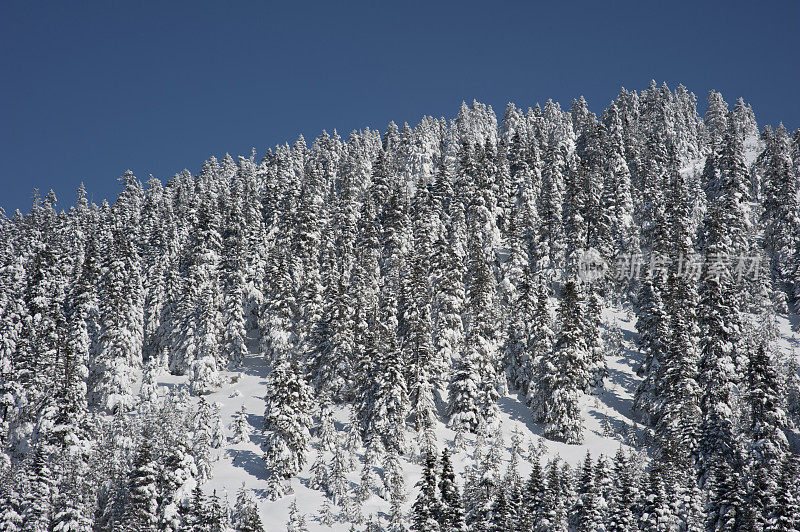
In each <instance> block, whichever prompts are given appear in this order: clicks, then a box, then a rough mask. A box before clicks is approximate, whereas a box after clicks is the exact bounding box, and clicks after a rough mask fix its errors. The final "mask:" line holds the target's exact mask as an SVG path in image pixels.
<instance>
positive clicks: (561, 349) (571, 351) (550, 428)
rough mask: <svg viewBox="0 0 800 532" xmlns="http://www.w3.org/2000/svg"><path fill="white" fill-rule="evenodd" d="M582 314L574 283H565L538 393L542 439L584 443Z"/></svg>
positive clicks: (586, 368) (586, 369) (586, 378)
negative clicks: (555, 335) (581, 411)
mask: <svg viewBox="0 0 800 532" xmlns="http://www.w3.org/2000/svg"><path fill="white" fill-rule="evenodd" d="M582 313H583V310H582V308H581V304H580V293H579V287H578V284H577V282H576V281H574V280H570V281H567V283H566V285H565V286H564V291H563V294H562V296H561V303H560V306H559V310H558V317H559V324H560V331H559V334H558V336H557V338H556V342H555V345H554V347H553V353H552V355H551V356H550V357H548V358H544V359H543V360H542V363H543V364H544V365H545V368H544V369H540V370H538V374H539V375H542V380H543V382H541V383H540V384H539V385H538V386H537V390H538V393H541V394H542V398H543V399H542V403H543V408H542V409H541V412H540V413H541V417H539V418H538V419H539V421H540V422H542V423H544V424H545V436H546V437H548V438H550V439H554V440H558V441H563V442H566V443H570V444H578V443H581V441H583V434H582V432H583V430H582V422H581V417H580V408H579V405H578V401H579V398H580V395H581V393H582V391H583V389H584V388H585V383H586V382H588V381H589V373H588V372H589V363H590V361H589V352H588V349H587V345H586V339H585V338H584V331H583V327H582V323H581V321H582Z"/></svg>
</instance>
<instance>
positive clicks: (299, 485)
mask: <svg viewBox="0 0 800 532" xmlns="http://www.w3.org/2000/svg"><path fill="white" fill-rule="evenodd" d="M795 319H796V317H795ZM604 322H605V324H606V331H605V332H606V333H608V332H609V330H613V329H618V331H619V335H618V338H620V339H621V347H622V348H621V349H611V350H609V351H608V352H607V356H606V362H607V366H608V376H607V378H606V380H605V386H604V389H603V390H601V391H600V392H599V394H598V395H596V396H585V397H584V398H583V401H582V404H581V411H582V416H583V420H584V443H583V444H582V445H566V444H563V443H558V442H554V441H550V440H546V439H544V438H542V436H541V435H542V426H541V425H539V424H536V423H534V422H533V420H532V417H531V414H530V409H529V408H528V407H527V406H526V405H525V403H524V401H523V398H521V397H518V396H517V395H516V394H510V395H507V396H506V397H503V398H501V399H500V402H499V408H500V418H499V424H500V427H501V430H502V434H503V439H504V442H505V451H506V452H505V455H504V456H503V460H504V462H505V464H507V463H508V462H509V460H510V448H511V441H512V436H513V435H514V434H515V433H516V434H517V435H518V436H519V435H521V436H522V456H523V457H527V456H528V449H529V445H531V444H532V445H533V446H534V447H535V448H538V449H540V450H541V451H543V452H544V454H543V456H542V461H543V462H545V461H547V460H548V459H551V458H554V457H559V458H560V459H562V460H564V461H566V462H568V463H570V464H572V465H576V464H577V463H578V462H579V461H580V460H582V459H583V457H584V456H585V454H586V452H587V451H589V452H591V454H592V455H593V456H595V457H596V456H597V455H599V454H604V455H606V456H612V455H613V454H614V453H615V452H616V451H617V449H618V448H619V447H620V446H621V445H622V446H623V447H625V448H626V449H627V448H629V447H630V445H639V444H641V443H643V442H646V441H647V429H646V428H645V427H643V426H642V425H640V424H637V423H636V422H635V421H634V420H633V419H632V415H631V408H632V405H633V395H634V392H635V390H636V387H637V384H638V382H639V380H640V379H639V377H637V376H636V373H635V371H634V368H635V367H636V365H637V362H638V359H639V356H640V354H639V352H638V351H637V350H636V349H635V337H636V330H635V318H634V316H633V315H632V313H630V312H629V311H627V310H622V309H606V310H605V311H604ZM792 325H795V326H796V324H793V323H791V322H790V320H789V319H788V318H786V317H784V316H779V317H778V329H779V333H780V339H779V346H780V348H781V349H782V350H783V351H784V352H785V353H794V356H798V354H799V353H800V343H799V340H798V337H797V334H796V333H794V332H793V331H792ZM251 351H253V352H252V353H251V354H250V356H249V357H248V358H247V359H246V361H245V364H244V366H243V368H242V369H241V370H240V371H238V372H235V373H230V372H228V373H225V374H224V382H225V384H224V385H223V386H222V387H221V388H220V389H219V390H218V391H217V392H215V393H213V394H211V395H209V396H207V399H208V400H209V401H211V402H216V403H218V405H219V407H220V415H221V418H222V422H223V424H224V425H225V426H226V427H229V426H230V424H231V422H232V421H233V417H234V415H235V414H236V412H237V411H238V410H239V409H240V408H241V407H242V406H244V407H245V409H246V410H247V412H248V421H249V423H250V425H251V426H252V431H253V433H252V435H251V436H250V439H249V441H245V442H242V443H239V444H233V443H228V444H227V445H226V446H224V447H223V448H221V449H219V450H217V451H216V452H217V457H216V458H217V459H216V461H215V463H214V474H213V477H212V479H211V480H210V481H208V482H207V483H206V484H205V485H204V486H203V489H204V491H205V492H206V493H208V494H210V493H211V492H212V491H214V490H216V492H217V494H218V495H220V496H222V497H223V498H225V496H227V498H228V500H229V502H230V503H231V504H232V503H233V501H234V500H235V496H236V491H237V490H238V489H239V488H240V487H241V486H242V484H244V485H245V486H246V487H247V488H248V489H250V490H252V491H253V493H254V494H255V495H256V498H257V501H258V504H259V508H260V511H261V518H262V521H263V523H264V526H265V528H266V530H268V531H274V530H285V528H286V523H287V521H288V519H289V506H290V504H291V503H292V501H296V503H297V506H298V508H299V510H300V512H301V513H302V514H305V516H306V522H307V525H308V528H309V530H318V529H326V530H329V528H328V527H325V526H324V525H323V524H322V523H321V522H320V521H319V520H318V517H317V514H318V512H319V510H320V508H321V507H322V503H323V500H324V498H325V495H324V494H323V492H321V491H318V490H313V489H310V488H309V487H308V481H309V479H310V478H311V464H312V462H313V461H314V457H315V453H316V451H315V450H314V449H312V450H310V451H309V453H308V455H307V458H308V460H307V463H306V466H305V467H304V469H303V471H302V472H301V473H300V474H299V475H298V476H296V477H295V478H293V479H292V480H291V487H292V489H293V493H291V494H289V495H286V496H284V497H282V498H280V499H279V500H277V501H270V500H268V499H267V498H266V497H265V496H264V490H265V488H266V480H265V479H266V469H265V467H264V462H263V460H262V458H261V456H262V452H261V449H260V444H261V442H262V440H263V436H262V435H261V432H260V429H261V426H262V420H263V412H264V406H265V403H264V393H265V387H266V377H267V372H268V368H267V366H266V365H265V363H264V360H263V358H262V357H261V356H260V355H259V354H258V353H257V352H255V351H256V350H255V349H251ZM184 379H185V377H175V376H170V375H164V376H163V377H162V378H161V382H162V383H164V384H167V383H172V384H174V383H178V382H182V381H183V380H184ZM439 406H440V414H443V413H444V405H439ZM334 418H335V425H336V429H337V432H338V435H339V436H340V437H341V438H342V440H344V435H345V434H346V431H347V428H348V424H349V418H350V414H349V408H337V409H335V410H334ZM440 418H441V419H444V416H443V415H442V416H440ZM435 432H436V437H437V446H438V448H439V449H440V450H441V449H442V448H443V446H445V445H446V446H447V447H448V448H452V446H453V441H454V438H455V433H454V432H453V431H452V430H450V429H449V428H447V427H446V426H445V424H444V423H443V422H441V421H440V422H439V423H438V425H437V427H436V431H435ZM490 432H493V429H490ZM229 435H230V434H229ZM790 436H791V437H793V438H794V439H795V440H797V434H792V435H790ZM411 440H413V438H412V434H409V441H411ZM474 442H475V436H473V435H468V436H467V442H466V445H465V446H464V447H465V450H461V451H459V452H457V453H456V454H455V455H454V456H453V466H454V469H455V472H456V475H457V479H458V483H459V486H460V488H463V485H464V472H465V469H466V468H467V466H468V465H470V464H471V463H472V461H471V454H472V450H473V447H474ZM314 443H316V438H315V439H314ZM629 444H630V445H629ZM363 451H364V450H363V449H361V450H360V451H359V452H357V453H356V455H355V456H353V459H354V461H355V466H354V467H353V468H352V471H350V472H349V473H348V475H347V479H348V481H350V487H351V489H352V490H353V491H354V490H355V488H356V486H357V485H358V482H359V475H360V471H361V465H360V464H359V461H361V460H362V459H363ZM324 456H326V457H327V458H328V459H330V458H331V457H332V453H331V452H330V451H327V452H326V453H325V455H324ZM416 456H417V453H415V452H410V453H407V455H406V456H403V457H401V463H402V467H403V472H404V478H405V489H406V493H407V497H406V503H405V506H404V509H405V511H410V508H411V504H412V503H413V502H414V499H415V498H416V488H415V484H416V482H417V480H418V479H419V478H420V475H421V466H420V465H419V464H418V463H417V462H416ZM505 464H504V465H503V466H501V471H504V470H505ZM519 470H520V473H521V474H522V475H523V478H525V476H526V475H527V474H528V472H529V471H530V464H529V463H528V462H527V461H526V460H523V461H521V463H520V464H519ZM332 510H333V512H334V514H338V513H339V512H340V511H341V509H340V508H338V507H337V506H335V505H332ZM388 512H389V501H388V500H384V499H382V498H381V497H379V496H378V495H377V494H373V495H372V496H371V497H370V498H369V499H368V500H367V501H365V502H364V504H363V506H362V514H363V516H364V517H369V516H370V515H375V516H376V517H379V516H380V517H382V518H384V519H385V517H386V515H388ZM349 528H350V525H349V523H346V522H344V521H342V522H337V523H335V524H334V525H333V527H332V529H333V530H349Z"/></svg>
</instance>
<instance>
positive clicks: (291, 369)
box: [262, 360, 313, 480]
mask: <svg viewBox="0 0 800 532" xmlns="http://www.w3.org/2000/svg"><path fill="white" fill-rule="evenodd" d="M267 390H268V391H267V395H266V398H265V399H266V402H267V406H266V409H265V411H264V428H263V430H264V433H265V439H264V443H263V444H262V447H263V449H264V461H265V462H266V465H267V468H268V469H269V470H270V472H271V473H270V474H271V475H273V476H274V477H275V478H277V479H280V480H283V479H288V478H291V477H292V476H294V475H296V474H297V473H298V472H299V471H300V470H301V469H302V467H303V465H304V464H305V462H306V452H307V450H308V443H309V440H310V438H311V435H310V433H309V430H310V428H311V423H312V419H311V409H312V407H313V403H312V393H311V388H310V387H309V385H308V384H307V383H306V382H305V380H304V378H303V376H302V375H301V374H300V369H299V368H298V366H297V363H295V362H292V361H289V360H284V361H281V362H279V364H278V366H277V367H275V368H274V369H273V370H272V372H271V373H270V375H269V378H268V383H267Z"/></svg>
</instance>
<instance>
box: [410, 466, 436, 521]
mask: <svg viewBox="0 0 800 532" xmlns="http://www.w3.org/2000/svg"><path fill="white" fill-rule="evenodd" d="M417 487H418V488H419V494H418V495H417V499H416V500H415V501H414V504H413V505H412V515H413V518H412V521H413V522H412V525H411V530H419V531H421V532H432V531H436V530H438V529H439V522H438V520H437V517H438V516H439V514H440V512H441V510H440V509H439V499H438V497H437V493H436V457H435V456H434V455H431V454H428V455H426V456H425V458H424V463H423V469H422V478H421V479H420V481H419V482H417Z"/></svg>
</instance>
